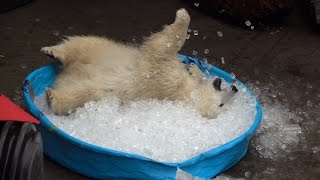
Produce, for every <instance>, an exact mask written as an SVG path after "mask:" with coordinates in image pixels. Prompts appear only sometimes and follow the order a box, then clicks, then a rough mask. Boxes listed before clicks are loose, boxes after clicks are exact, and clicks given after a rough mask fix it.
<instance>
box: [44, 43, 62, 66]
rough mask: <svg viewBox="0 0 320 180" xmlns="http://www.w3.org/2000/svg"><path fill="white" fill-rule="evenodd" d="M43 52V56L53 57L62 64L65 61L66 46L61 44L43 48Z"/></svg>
mask: <svg viewBox="0 0 320 180" xmlns="http://www.w3.org/2000/svg"><path fill="white" fill-rule="evenodd" d="M41 52H42V53H43V54H45V55H48V56H50V57H53V58H55V59H58V60H59V61H61V62H62V63H63V62H64V60H65V55H66V51H65V46H64V44H59V45H56V46H49V47H43V48H41Z"/></svg>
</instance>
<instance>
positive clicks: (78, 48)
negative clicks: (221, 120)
mask: <svg viewBox="0 0 320 180" xmlns="http://www.w3.org/2000/svg"><path fill="white" fill-rule="evenodd" d="M189 22H190V17H189V15H188V13H187V11H186V10H184V9H180V10H178V11H177V15H176V19H175V22H174V23H173V24H171V25H167V26H165V27H164V29H163V30H162V31H160V32H158V33H155V34H153V35H152V36H151V37H149V38H147V39H146V40H145V42H144V43H143V44H142V45H141V46H140V47H131V46H127V45H123V44H120V43H117V42H114V41H112V40H110V39H107V38H102V37H95V36H73V37H69V38H68V39H66V40H64V41H63V42H62V43H61V44H58V45H56V46H51V47H44V48H42V49H41V51H42V52H44V53H45V54H47V55H51V56H54V57H55V58H56V59H59V60H60V61H61V63H62V71H61V72H60V74H59V76H58V77H57V79H56V82H55V85H54V87H53V89H48V90H47V96H48V100H49V104H50V107H51V109H52V110H53V112H54V113H56V114H67V113H68V111H73V110H75V109H76V108H77V107H80V106H82V105H83V104H84V103H86V102H88V101H91V100H100V99H102V98H103V97H106V96H117V97H118V98H120V100H121V101H123V102H126V101H133V100H137V99H141V98H157V99H160V100H161V99H169V100H178V101H183V102H185V103H186V105H191V106H195V107H196V108H197V109H198V110H199V112H200V113H201V114H202V115H203V116H206V117H210V118H212V117H215V116H216V115H217V114H218V112H219V107H218V106H219V105H220V104H221V99H222V96H223V93H222V92H219V91H216V90H215V89H214V88H213V86H212V81H211V82H207V83H203V82H201V81H200V80H199V77H202V74H201V72H200V70H199V69H198V68H197V67H196V66H195V65H193V66H191V67H190V72H188V71H187V70H186V68H185V67H184V65H183V64H182V63H181V62H180V60H179V59H178V57H177V53H178V51H179V50H180V49H181V47H182V46H183V44H184V42H185V39H186V34H187V29H188V26H189ZM190 73H191V74H192V75H190ZM195 76H196V77H195ZM197 77H198V78H197Z"/></svg>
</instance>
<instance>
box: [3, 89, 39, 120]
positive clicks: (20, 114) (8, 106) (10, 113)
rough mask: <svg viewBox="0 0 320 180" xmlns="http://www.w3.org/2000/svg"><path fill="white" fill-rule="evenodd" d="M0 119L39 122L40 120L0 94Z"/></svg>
mask: <svg viewBox="0 0 320 180" xmlns="http://www.w3.org/2000/svg"><path fill="white" fill-rule="evenodd" d="M0 121H20V122H31V123H35V124H39V123H40V122H39V121H38V120H37V119H36V118H34V117H33V116H31V115H30V114H28V113H26V112H25V111H24V110H22V109H21V108H20V107H19V106H17V105H16V104H14V103H13V102H12V101H10V99H9V98H7V97H6V96H4V95H1V94H0Z"/></svg>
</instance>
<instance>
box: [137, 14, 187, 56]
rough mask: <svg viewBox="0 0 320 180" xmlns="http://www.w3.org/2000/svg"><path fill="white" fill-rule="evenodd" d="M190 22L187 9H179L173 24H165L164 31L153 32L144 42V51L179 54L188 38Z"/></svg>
mask: <svg viewBox="0 0 320 180" xmlns="http://www.w3.org/2000/svg"><path fill="white" fill-rule="evenodd" d="M189 23H190V17H189V14H188V12H187V11H186V10H185V9H179V10H178V11H177V13H176V19H175V22H174V23H173V24H171V25H167V26H165V28H164V29H163V30H162V31H160V32H158V33H156V34H153V35H152V36H151V37H149V38H148V39H147V40H146V41H145V42H144V44H143V49H144V51H147V52H150V53H152V54H160V55H163V54H169V55H175V54H177V53H178V51H179V50H180V49H181V47H182V46H183V44H184V42H185V40H186V37H187V30H188V27H189Z"/></svg>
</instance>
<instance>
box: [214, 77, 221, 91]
mask: <svg viewBox="0 0 320 180" xmlns="http://www.w3.org/2000/svg"><path fill="white" fill-rule="evenodd" d="M213 87H214V89H216V90H218V91H221V78H216V79H215V80H214V81H213Z"/></svg>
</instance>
